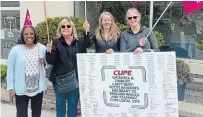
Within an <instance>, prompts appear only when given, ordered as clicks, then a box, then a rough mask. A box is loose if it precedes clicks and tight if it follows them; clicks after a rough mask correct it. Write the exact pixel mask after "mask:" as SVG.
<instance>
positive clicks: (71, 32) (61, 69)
mask: <svg viewBox="0 0 203 117" xmlns="http://www.w3.org/2000/svg"><path fill="white" fill-rule="evenodd" d="M57 36H58V39H56V40H55V41H54V42H53V44H47V52H46V60H47V62H48V63H49V64H51V65H53V68H52V71H51V75H50V78H49V80H50V81H51V82H52V84H53V88H54V92H55V96H56V117H65V116H66V112H67V116H68V117H76V116H77V104H78V98H79V90H78V81H77V80H78V79H77V63H76V62H77V61H76V54H77V53H86V48H87V44H88V40H89V39H88V38H86V37H85V38H84V40H81V39H78V38H77V32H76V28H75V25H74V23H73V22H72V21H71V20H70V19H64V20H62V21H61V22H60V23H59V26H58V29H57ZM66 101H67V103H68V111H66V104H67V103H66Z"/></svg>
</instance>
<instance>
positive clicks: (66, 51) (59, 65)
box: [46, 34, 89, 83]
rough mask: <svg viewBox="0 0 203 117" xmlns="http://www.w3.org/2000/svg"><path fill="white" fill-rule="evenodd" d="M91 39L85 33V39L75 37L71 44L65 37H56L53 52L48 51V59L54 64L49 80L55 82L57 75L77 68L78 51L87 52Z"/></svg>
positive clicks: (48, 61)
mask: <svg viewBox="0 0 203 117" xmlns="http://www.w3.org/2000/svg"><path fill="white" fill-rule="evenodd" d="M88 41H89V39H88V38H87V37H86V35H85V34H84V40H80V39H76V38H74V39H73V41H72V42H71V44H70V45H68V44H67V43H66V42H65V39H64V38H63V37H61V38H59V39H56V40H55V41H54V42H53V44H52V51H51V53H49V52H46V61H47V63H48V64H51V65H53V68H52V71H51V74H50V77H49V80H50V81H51V82H53V83H54V82H55V75H63V74H66V73H68V72H70V71H72V70H73V69H76V70H77V59H76V54H77V53H86V52H87V51H86V48H88V43H89V42H88Z"/></svg>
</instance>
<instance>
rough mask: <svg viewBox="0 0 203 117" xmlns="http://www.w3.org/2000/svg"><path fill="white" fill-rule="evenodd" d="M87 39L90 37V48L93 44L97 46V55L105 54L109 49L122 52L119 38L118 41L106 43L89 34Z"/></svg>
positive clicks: (113, 40)
mask: <svg viewBox="0 0 203 117" xmlns="http://www.w3.org/2000/svg"><path fill="white" fill-rule="evenodd" d="M87 37H89V41H88V42H89V44H88V46H92V45H93V44H95V52H96V53H105V52H106V51H107V50H108V49H113V51H114V52H118V51H120V43H119V38H118V39H117V40H115V39H112V40H109V41H106V40H104V39H102V40H98V39H96V36H95V34H93V33H88V35H87Z"/></svg>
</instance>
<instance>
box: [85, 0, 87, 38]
mask: <svg viewBox="0 0 203 117" xmlns="http://www.w3.org/2000/svg"><path fill="white" fill-rule="evenodd" d="M86 20H87V4H86V1H85V21H86ZM86 35H87V30H86Z"/></svg>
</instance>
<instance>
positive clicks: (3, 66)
mask: <svg viewBox="0 0 203 117" xmlns="http://www.w3.org/2000/svg"><path fill="white" fill-rule="evenodd" d="M6 73H7V65H2V64H1V81H2V80H4V78H5V77H6Z"/></svg>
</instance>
